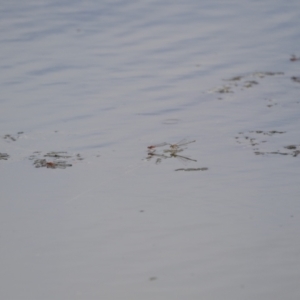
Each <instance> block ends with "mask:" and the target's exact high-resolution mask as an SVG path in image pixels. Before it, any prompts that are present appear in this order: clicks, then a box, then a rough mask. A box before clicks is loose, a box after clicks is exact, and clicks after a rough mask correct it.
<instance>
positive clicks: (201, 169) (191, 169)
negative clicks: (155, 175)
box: [175, 168, 208, 171]
mask: <svg viewBox="0 0 300 300" xmlns="http://www.w3.org/2000/svg"><path fill="white" fill-rule="evenodd" d="M207 170H208V168H186V169H176V170H175V171H207Z"/></svg>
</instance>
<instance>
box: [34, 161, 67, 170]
mask: <svg viewBox="0 0 300 300" xmlns="http://www.w3.org/2000/svg"><path fill="white" fill-rule="evenodd" d="M33 164H34V165H35V167H36V168H42V167H46V168H50V169H57V168H59V169H65V168H67V167H72V164H68V163H67V162H66V161H60V160H58V161H47V160H46V159H36V160H35V161H34V163H33Z"/></svg>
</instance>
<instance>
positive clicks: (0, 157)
mask: <svg viewBox="0 0 300 300" xmlns="http://www.w3.org/2000/svg"><path fill="white" fill-rule="evenodd" d="M8 158H9V155H8V154H7V153H0V160H7V159H8Z"/></svg>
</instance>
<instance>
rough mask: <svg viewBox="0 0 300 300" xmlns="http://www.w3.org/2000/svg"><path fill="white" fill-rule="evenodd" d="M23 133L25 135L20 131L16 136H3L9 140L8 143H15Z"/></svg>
mask: <svg viewBox="0 0 300 300" xmlns="http://www.w3.org/2000/svg"><path fill="white" fill-rule="evenodd" d="M23 133H24V132H23V131H19V132H18V133H17V135H16V136H13V135H11V134H6V135H4V136H3V139H5V140H7V141H8V142H15V141H16V140H17V139H18V138H19V137H20V135H21V134H23Z"/></svg>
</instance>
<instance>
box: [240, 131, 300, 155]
mask: <svg viewBox="0 0 300 300" xmlns="http://www.w3.org/2000/svg"><path fill="white" fill-rule="evenodd" d="M284 133H285V131H277V130H271V131H263V130H255V131H248V132H246V133H244V132H239V135H240V136H236V137H235V139H236V142H237V143H238V144H244V143H245V142H246V143H247V144H248V145H250V146H251V147H252V149H253V152H254V154H255V155H267V154H279V155H290V156H293V157H296V156H298V155H299V154H300V145H288V146H282V150H275V151H263V150H262V149H260V146H261V144H266V143H268V139H265V138H263V139H260V138H259V137H260V136H264V137H272V136H273V135H278V134H284Z"/></svg>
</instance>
